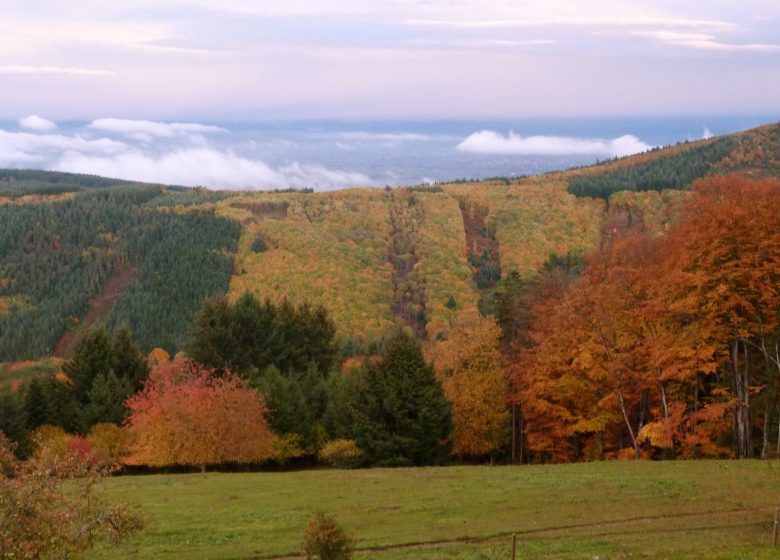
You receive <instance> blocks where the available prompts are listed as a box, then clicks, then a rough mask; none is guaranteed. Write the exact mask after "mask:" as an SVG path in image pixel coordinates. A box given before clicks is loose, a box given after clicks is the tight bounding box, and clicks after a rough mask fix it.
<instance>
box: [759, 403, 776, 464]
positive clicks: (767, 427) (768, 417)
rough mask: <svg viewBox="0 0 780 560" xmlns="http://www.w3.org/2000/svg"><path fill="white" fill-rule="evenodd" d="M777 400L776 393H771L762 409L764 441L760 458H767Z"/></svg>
mask: <svg viewBox="0 0 780 560" xmlns="http://www.w3.org/2000/svg"><path fill="white" fill-rule="evenodd" d="M776 402H777V394H773V395H772V398H771V399H770V400H769V401H768V402H767V404H766V409H764V442H763V445H762V446H761V458H762V459H768V458H769V445H770V443H769V433H770V432H771V431H772V414H773V412H774V410H775V403H776Z"/></svg>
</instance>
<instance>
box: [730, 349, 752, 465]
mask: <svg viewBox="0 0 780 560" xmlns="http://www.w3.org/2000/svg"><path fill="white" fill-rule="evenodd" d="M743 347H744V354H745V357H744V371H743V370H742V369H741V368H740V342H739V341H738V340H735V341H734V342H733V343H732V348H731V361H732V381H731V387H732V394H733V395H734V399H735V401H736V406H735V407H734V456H735V458H737V459H746V458H750V457H752V456H753V445H752V442H751V439H752V438H751V435H752V434H751V429H750V397H749V393H748V391H749V387H750V366H749V364H750V361H749V360H750V356H749V353H748V349H747V346H745V345H743Z"/></svg>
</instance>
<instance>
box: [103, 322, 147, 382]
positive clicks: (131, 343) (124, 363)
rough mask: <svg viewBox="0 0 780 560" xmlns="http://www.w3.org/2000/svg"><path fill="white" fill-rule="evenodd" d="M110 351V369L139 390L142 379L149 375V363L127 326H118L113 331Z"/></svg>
mask: <svg viewBox="0 0 780 560" xmlns="http://www.w3.org/2000/svg"><path fill="white" fill-rule="evenodd" d="M111 351H112V358H113V360H112V362H113V363H112V368H111V369H112V370H113V371H114V373H115V374H116V375H117V377H120V378H124V379H126V380H127V381H128V382H129V383H130V385H131V387H132V388H133V389H134V390H135V391H138V390H140V389H141V386H142V383H143V381H144V380H145V379H146V378H147V377H148V376H149V365H148V364H147V361H146V355H144V353H143V351H142V350H141V347H140V346H139V345H138V344H137V343H136V341H135V339H134V338H133V333H132V331H131V330H130V329H129V328H127V327H120V328H119V329H118V330H117V331H116V332H115V333H114V337H113V341H112V343H111Z"/></svg>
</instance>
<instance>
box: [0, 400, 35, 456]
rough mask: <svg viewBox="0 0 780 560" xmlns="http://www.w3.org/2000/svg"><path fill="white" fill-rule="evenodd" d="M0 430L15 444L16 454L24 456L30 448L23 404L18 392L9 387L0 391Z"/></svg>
mask: <svg viewBox="0 0 780 560" xmlns="http://www.w3.org/2000/svg"><path fill="white" fill-rule="evenodd" d="M0 432H2V433H4V434H5V435H6V436H7V437H8V438H9V439H10V440H11V441H13V442H15V443H16V444H17V448H16V454H17V455H19V456H20V457H23V456H25V455H26V454H27V453H28V452H29V450H30V438H29V436H30V434H29V431H28V430H27V421H26V418H25V411H24V405H23V403H22V401H21V399H20V398H19V394H18V393H16V392H13V391H11V390H9V389H5V390H3V391H2V392H0Z"/></svg>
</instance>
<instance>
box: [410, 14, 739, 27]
mask: <svg viewBox="0 0 780 560" xmlns="http://www.w3.org/2000/svg"><path fill="white" fill-rule="evenodd" d="M406 23H407V25H410V26H415V27H416V26H421V27H444V28H453V29H512V28H533V27H557V26H563V27H648V26H669V27H682V28H717V29H727V28H732V27H734V24H733V23H730V22H727V21H720V20H709V19H686V18H654V17H632V16H626V17H614V16H582V17H552V18H538V19H534V18H523V19H452V20H450V19H412V20H407V22H406Z"/></svg>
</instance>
